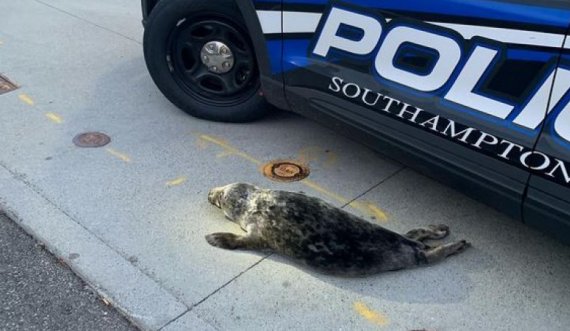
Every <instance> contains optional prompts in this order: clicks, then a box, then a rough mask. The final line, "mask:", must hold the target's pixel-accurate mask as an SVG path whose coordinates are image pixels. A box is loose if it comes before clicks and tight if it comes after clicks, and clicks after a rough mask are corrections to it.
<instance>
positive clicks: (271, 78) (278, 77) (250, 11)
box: [141, 0, 289, 109]
mask: <svg viewBox="0 0 570 331" xmlns="http://www.w3.org/2000/svg"><path fill="white" fill-rule="evenodd" d="M159 1H169V0H141V6H142V16H143V20H142V22H143V26H146V21H147V19H148V16H149V15H150V13H151V11H152V9H153V8H154V7H155V6H156V4H157V3H158V2H159ZM233 1H235V2H236V4H237V6H238V8H239V11H240V13H241V16H242V18H243V20H244V22H245V25H246V28H247V30H248V34H249V36H250V38H251V41H252V44H253V48H254V50H255V57H256V59H257V63H258V65H259V72H260V76H261V77H260V78H261V86H262V90H263V93H264V95H265V98H266V99H267V101H268V102H269V103H271V104H273V105H274V106H276V107H278V108H281V109H289V107H288V104H287V102H286V100H285V90H284V86H283V76H282V74H273V73H272V72H271V65H270V62H269V52H268V49H267V43H266V40H265V37H264V35H263V31H262V29H261V24H260V22H259V18H258V16H257V12H256V10H255V7H254V5H253V1H252V0H233Z"/></svg>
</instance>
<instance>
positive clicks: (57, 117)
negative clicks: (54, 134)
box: [46, 112, 63, 124]
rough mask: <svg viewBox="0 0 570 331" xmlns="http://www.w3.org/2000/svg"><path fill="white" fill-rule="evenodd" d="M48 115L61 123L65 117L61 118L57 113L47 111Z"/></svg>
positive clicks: (51, 119) (55, 121) (50, 118)
mask: <svg viewBox="0 0 570 331" xmlns="http://www.w3.org/2000/svg"><path fill="white" fill-rule="evenodd" d="M46 117H47V118H49V120H50V121H52V122H54V123H57V124H61V123H62V122H63V118H61V116H59V115H58V114H56V113H52V112H49V113H46Z"/></svg>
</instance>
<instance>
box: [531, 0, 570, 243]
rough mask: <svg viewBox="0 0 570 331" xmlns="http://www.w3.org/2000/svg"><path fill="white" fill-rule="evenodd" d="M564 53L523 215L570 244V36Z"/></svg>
mask: <svg viewBox="0 0 570 331" xmlns="http://www.w3.org/2000/svg"><path fill="white" fill-rule="evenodd" d="M569 6H570V4H569ZM562 53H563V55H562V57H561V60H560V64H559V65H558V70H557V71H556V75H555V83H554V88H553V90H552V93H551V96H550V102H549V106H548V115H547V117H546V120H545V121H544V127H543V128H542V134H541V136H540V139H539V141H538V144H537V145H536V148H535V150H534V151H533V152H532V156H533V158H532V160H533V162H532V163H530V164H529V167H530V168H531V169H532V170H533V175H532V177H531V180H530V182H529V189H528V194H527V197H526V199H525V204H524V216H523V217H524V220H525V222H526V223H528V224H530V225H534V226H536V227H538V228H541V229H542V230H544V231H546V232H549V233H550V234H553V235H555V236H557V237H559V238H560V239H562V240H563V241H565V242H567V243H570V37H566V42H565V44H564V48H563V50H562ZM521 120H524V124H525V125H527V126H536V125H537V122H538V121H537V120H536V119H534V118H532V117H528V118H521ZM529 159H531V157H529ZM546 220H548V222H546Z"/></svg>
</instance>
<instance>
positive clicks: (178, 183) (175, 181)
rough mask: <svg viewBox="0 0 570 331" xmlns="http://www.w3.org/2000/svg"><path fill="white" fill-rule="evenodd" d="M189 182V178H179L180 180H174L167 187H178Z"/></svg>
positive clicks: (167, 183)
mask: <svg viewBox="0 0 570 331" xmlns="http://www.w3.org/2000/svg"><path fill="white" fill-rule="evenodd" d="M187 180H188V177H185V176H182V177H178V178H175V179H173V180H169V181H167V182H166V186H177V185H180V184H182V183H184V182H185V181H187Z"/></svg>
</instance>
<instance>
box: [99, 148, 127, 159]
mask: <svg viewBox="0 0 570 331" xmlns="http://www.w3.org/2000/svg"><path fill="white" fill-rule="evenodd" d="M105 150H106V151H107V152H108V153H109V154H111V155H113V156H115V157H117V158H119V159H121V160H122V161H125V162H131V158H130V157H128V156H127V155H125V154H123V153H120V152H117V151H116V150H114V149H112V148H106V149H105Z"/></svg>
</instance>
